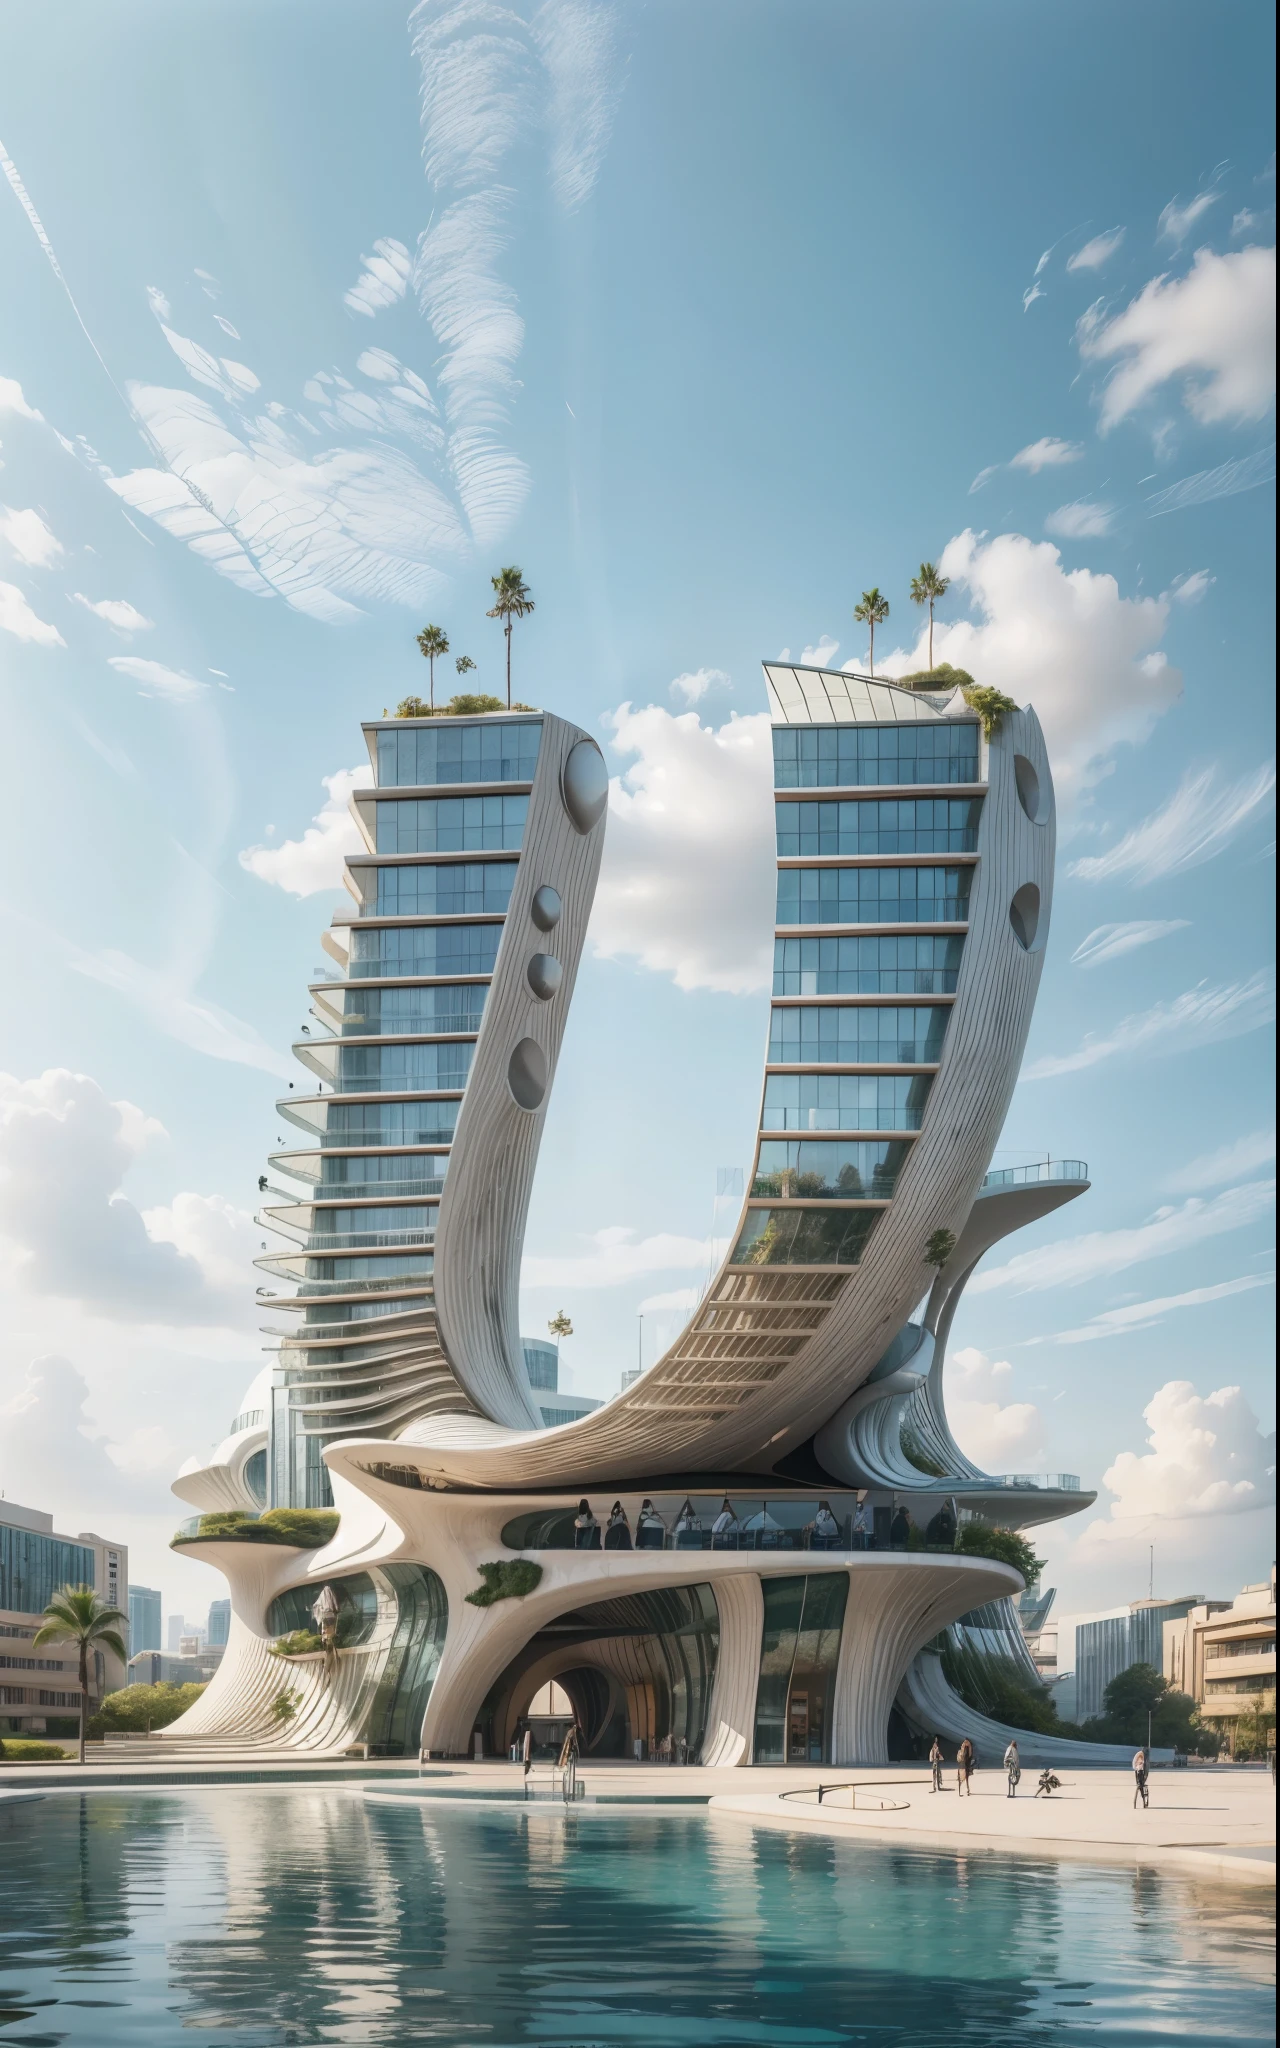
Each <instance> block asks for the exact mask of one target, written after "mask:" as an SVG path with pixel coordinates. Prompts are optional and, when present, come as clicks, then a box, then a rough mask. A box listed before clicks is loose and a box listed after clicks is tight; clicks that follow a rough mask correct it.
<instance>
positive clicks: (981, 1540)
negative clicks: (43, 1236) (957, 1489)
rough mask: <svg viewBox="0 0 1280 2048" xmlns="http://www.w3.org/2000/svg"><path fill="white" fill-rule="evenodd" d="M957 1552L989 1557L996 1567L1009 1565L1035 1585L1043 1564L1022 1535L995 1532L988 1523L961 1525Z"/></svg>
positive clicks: (1007, 1531)
mask: <svg viewBox="0 0 1280 2048" xmlns="http://www.w3.org/2000/svg"><path fill="white" fill-rule="evenodd" d="M956 1550H957V1551H958V1552H959V1553H960V1554H961V1555H962V1556H966V1557H990V1558H993V1559H994V1560H995V1562H996V1563H997V1564H1011V1565H1012V1566H1013V1569H1014V1570H1015V1572H1021V1573H1022V1576H1023V1578H1024V1579H1025V1580H1026V1582H1027V1584H1028V1585H1029V1586H1034V1584H1035V1582H1036V1580H1037V1579H1038V1578H1039V1576H1040V1574H1041V1572H1042V1571H1043V1570H1044V1564H1045V1561H1044V1559H1043V1558H1042V1557H1037V1556H1036V1554H1035V1552H1034V1550H1033V1549H1032V1548H1031V1545H1030V1544H1029V1543H1028V1542H1027V1539H1026V1537H1025V1536H1019V1535H1018V1534H1017V1533H1016V1531H1014V1530H1013V1529H994V1528H992V1526H991V1524H990V1523H989V1522H963V1523H961V1525H960V1527H959V1528H958V1529H957V1530H956Z"/></svg>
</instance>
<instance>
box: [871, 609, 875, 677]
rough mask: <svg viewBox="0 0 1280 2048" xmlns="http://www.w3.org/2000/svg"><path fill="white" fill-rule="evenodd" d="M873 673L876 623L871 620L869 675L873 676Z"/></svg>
mask: <svg viewBox="0 0 1280 2048" xmlns="http://www.w3.org/2000/svg"><path fill="white" fill-rule="evenodd" d="M875 672H876V622H875V620H874V619H872V621H871V673H872V675H874V674H875Z"/></svg>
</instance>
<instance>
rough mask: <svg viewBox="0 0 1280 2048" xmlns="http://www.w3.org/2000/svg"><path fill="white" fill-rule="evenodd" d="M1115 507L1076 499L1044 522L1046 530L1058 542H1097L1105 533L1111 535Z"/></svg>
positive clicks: (1085, 499) (1090, 500) (1061, 506)
mask: <svg viewBox="0 0 1280 2048" xmlns="http://www.w3.org/2000/svg"><path fill="white" fill-rule="evenodd" d="M1113 517H1114V507H1113V506H1111V505H1104V504H1100V503H1097V502H1095V500H1093V499H1092V498H1075V499H1073V501H1072V502H1071V504H1069V505H1059V507H1058V509H1057V511H1056V512H1051V513H1050V514H1049V516H1048V518H1047V519H1046V520H1045V522H1044V530H1045V532H1046V533H1051V534H1053V535H1054V536H1055V538H1056V539H1058V540H1097V539H1099V538H1100V536H1101V535H1102V534H1104V533H1110V531H1111V521H1112V519H1113Z"/></svg>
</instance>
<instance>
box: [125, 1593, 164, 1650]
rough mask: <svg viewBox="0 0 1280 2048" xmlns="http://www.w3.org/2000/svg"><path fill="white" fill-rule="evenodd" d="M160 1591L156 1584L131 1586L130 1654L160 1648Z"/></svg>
mask: <svg viewBox="0 0 1280 2048" xmlns="http://www.w3.org/2000/svg"><path fill="white" fill-rule="evenodd" d="M160 1619H161V1618H160V1593H159V1590H158V1589H157V1588H156V1587H154V1586H130V1588H129V1655H130V1657H136V1656H137V1654H138V1652H139V1651H140V1650H158V1649H159V1648H160Z"/></svg>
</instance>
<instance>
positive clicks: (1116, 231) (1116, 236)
mask: <svg viewBox="0 0 1280 2048" xmlns="http://www.w3.org/2000/svg"><path fill="white" fill-rule="evenodd" d="M1123 240H1124V229H1123V228H1108V229H1107V232H1106V233H1105V235H1095V236H1094V237H1093V239H1092V241H1089V242H1086V243H1085V245H1084V247H1083V249H1077V250H1076V253H1075V255H1074V256H1068V258H1067V269H1068V270H1101V269H1102V267H1103V265H1104V263H1109V262H1110V261H1111V258H1112V257H1113V256H1114V255H1115V253H1116V250H1117V249H1118V248H1119V247H1120V244H1121V242H1123Z"/></svg>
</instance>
